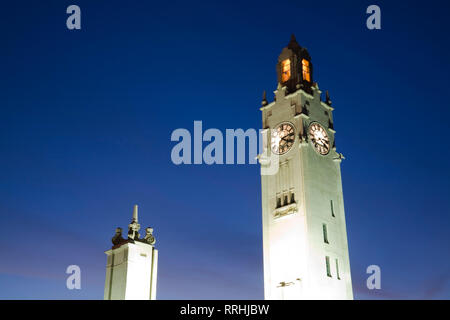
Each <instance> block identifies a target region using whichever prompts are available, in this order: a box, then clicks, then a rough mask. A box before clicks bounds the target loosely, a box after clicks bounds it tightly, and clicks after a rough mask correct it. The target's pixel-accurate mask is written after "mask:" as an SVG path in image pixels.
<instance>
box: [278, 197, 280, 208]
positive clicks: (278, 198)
mask: <svg viewBox="0 0 450 320" xmlns="http://www.w3.org/2000/svg"><path fill="white" fill-rule="evenodd" d="M280 207H281V197H277V208H280Z"/></svg>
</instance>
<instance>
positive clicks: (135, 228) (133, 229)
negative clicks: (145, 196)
mask: <svg viewBox="0 0 450 320" xmlns="http://www.w3.org/2000/svg"><path fill="white" fill-rule="evenodd" d="M139 229H141V225H140V224H139V223H138V206H137V204H135V205H134V208H133V219H132V220H131V223H130V224H129V225H128V239H131V240H139Z"/></svg>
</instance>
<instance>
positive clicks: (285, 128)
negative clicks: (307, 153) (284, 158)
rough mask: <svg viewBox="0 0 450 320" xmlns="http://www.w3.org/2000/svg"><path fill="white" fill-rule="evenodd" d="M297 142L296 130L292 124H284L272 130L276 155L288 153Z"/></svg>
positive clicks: (272, 143)
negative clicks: (295, 141)
mask: <svg viewBox="0 0 450 320" xmlns="http://www.w3.org/2000/svg"><path fill="white" fill-rule="evenodd" d="M294 140H295V130H294V127H293V126H292V124H290V123H287V122H285V123H282V124H280V125H278V127H276V128H275V129H274V130H272V141H271V147H272V151H273V152H274V153H276V154H284V153H286V152H288V151H289V150H290V149H291V147H292V145H293V144H294Z"/></svg>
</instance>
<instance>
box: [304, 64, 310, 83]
mask: <svg viewBox="0 0 450 320" xmlns="http://www.w3.org/2000/svg"><path fill="white" fill-rule="evenodd" d="M302 74H303V80H306V81H308V82H311V70H310V68H309V61H308V60H306V59H303V60H302Z"/></svg>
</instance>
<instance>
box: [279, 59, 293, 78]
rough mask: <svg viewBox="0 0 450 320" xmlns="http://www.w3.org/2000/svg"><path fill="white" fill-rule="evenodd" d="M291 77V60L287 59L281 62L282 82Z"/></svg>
mask: <svg viewBox="0 0 450 320" xmlns="http://www.w3.org/2000/svg"><path fill="white" fill-rule="evenodd" d="M290 78H291V60H290V59H286V60H283V62H281V82H286V81H288V80H289V79H290Z"/></svg>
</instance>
